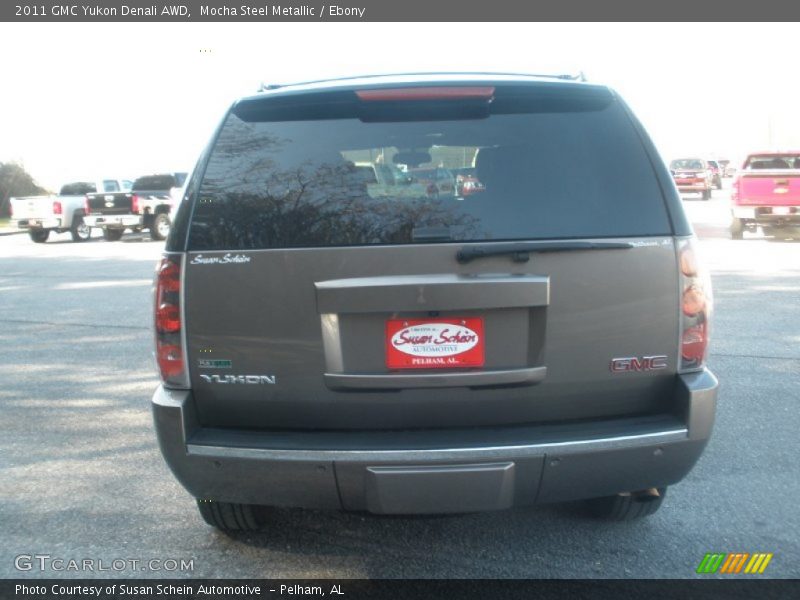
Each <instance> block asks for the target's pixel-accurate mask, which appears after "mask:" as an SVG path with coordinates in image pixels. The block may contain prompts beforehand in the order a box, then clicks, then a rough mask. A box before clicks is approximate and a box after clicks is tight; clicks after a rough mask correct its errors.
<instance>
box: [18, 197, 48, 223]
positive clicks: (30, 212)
mask: <svg viewBox="0 0 800 600" xmlns="http://www.w3.org/2000/svg"><path fill="white" fill-rule="evenodd" d="M56 200H58V197H57V196H25V197H22V198H11V210H12V212H13V218H14V219H15V220H20V221H21V220H28V219H43V218H48V217H52V216H53V214H54V213H53V202H54V201H56Z"/></svg>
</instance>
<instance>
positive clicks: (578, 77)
mask: <svg viewBox="0 0 800 600" xmlns="http://www.w3.org/2000/svg"><path fill="white" fill-rule="evenodd" d="M420 75H465V76H467V75H499V76H503V77H509V76H513V77H541V78H543V79H559V80H561V81H581V82H585V81H587V79H586V75H585V74H584V72H583V71H579V72H578V73H577V74H569V73H557V74H553V73H503V72H459V71H445V72H436V73H425V72H419V73H386V74H382V75H359V76H356V77H336V78H332V79H316V80H312V81H297V82H295V83H266V82H261V84H260V85H259V86H258V91H259V92H268V91H272V90H279V89H283V88H288V87H295V86H302V85H314V84H318V83H334V82H336V81H347V80H348V79H376V78H378V77H410V76H420Z"/></svg>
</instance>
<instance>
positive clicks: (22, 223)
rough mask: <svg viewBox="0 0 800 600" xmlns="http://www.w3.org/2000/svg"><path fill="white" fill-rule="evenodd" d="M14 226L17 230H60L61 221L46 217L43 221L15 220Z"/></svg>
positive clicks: (32, 219)
mask: <svg viewBox="0 0 800 600" xmlns="http://www.w3.org/2000/svg"><path fill="white" fill-rule="evenodd" d="M13 226H14V227H16V228H17V229H60V228H61V219H57V218H55V217H46V218H42V219H34V218H30V219H15V220H14V221H13Z"/></svg>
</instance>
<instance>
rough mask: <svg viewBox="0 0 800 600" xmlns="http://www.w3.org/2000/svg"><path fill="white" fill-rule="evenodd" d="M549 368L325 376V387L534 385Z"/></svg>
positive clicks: (407, 387) (409, 387)
mask: <svg viewBox="0 0 800 600" xmlns="http://www.w3.org/2000/svg"><path fill="white" fill-rule="evenodd" d="M546 375H547V367H530V368H525V369H505V370H501V371H465V372H460V373H424V374H407V373H390V374H366V373H365V374H351V373H325V385H327V386H328V387H329V388H330V389H332V390H392V389H393V390H402V389H412V388H413V389H420V388H442V387H470V388H481V387H501V386H509V385H534V384H537V383H540V382H542V381H543V380H544V378H545V376H546Z"/></svg>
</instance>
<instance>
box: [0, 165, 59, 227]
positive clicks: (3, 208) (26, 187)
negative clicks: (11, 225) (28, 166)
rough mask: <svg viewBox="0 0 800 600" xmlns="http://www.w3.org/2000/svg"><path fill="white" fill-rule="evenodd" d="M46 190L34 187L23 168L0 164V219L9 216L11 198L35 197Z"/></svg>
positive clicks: (28, 174)
mask: <svg viewBox="0 0 800 600" xmlns="http://www.w3.org/2000/svg"><path fill="white" fill-rule="evenodd" d="M46 193H47V190H46V189H44V188H43V187H40V186H38V185H36V182H35V181H34V180H33V177H31V175H30V173H28V172H27V171H26V170H25V168H24V167H23V166H22V165H20V164H17V163H13V162H9V163H0V217H8V216H9V215H10V214H11V203H10V202H9V198H11V197H12V196H35V195H38V194H46Z"/></svg>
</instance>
